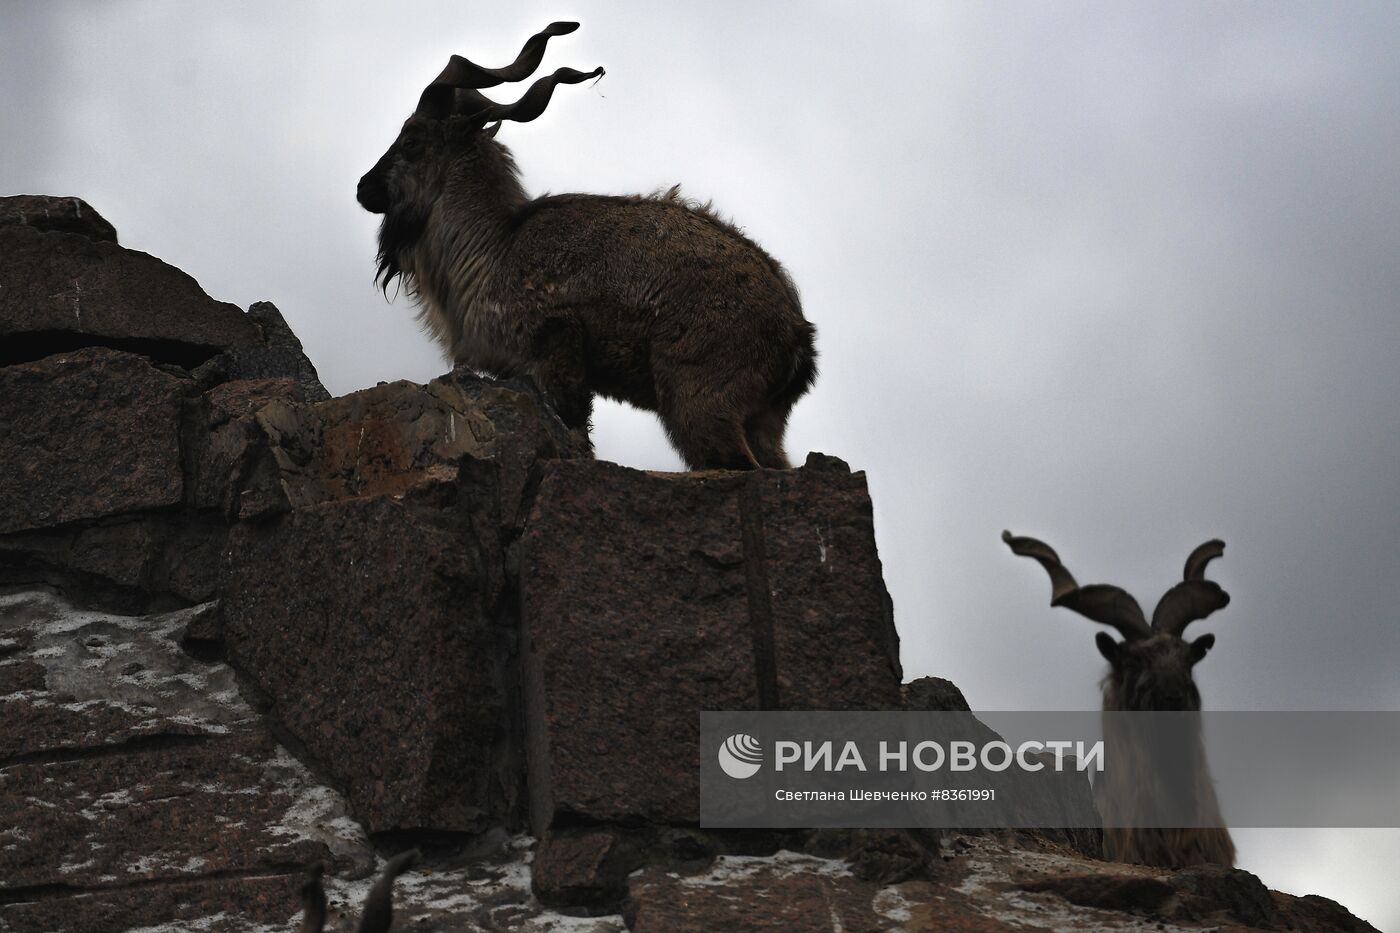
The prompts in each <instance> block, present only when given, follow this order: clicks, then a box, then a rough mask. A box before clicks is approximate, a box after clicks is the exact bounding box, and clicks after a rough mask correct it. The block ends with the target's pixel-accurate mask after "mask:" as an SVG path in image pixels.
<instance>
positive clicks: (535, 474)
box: [0, 199, 1370, 933]
mask: <svg viewBox="0 0 1400 933" xmlns="http://www.w3.org/2000/svg"><path fill="white" fill-rule="evenodd" d="M7 203H8V204H9V205H10V207H11V208H15V210H13V211H11V213H9V214H6V213H5V209H4V205H5V204H7ZM27 203H28V207H27V208H26V209H25V210H18V208H17V205H16V202H13V201H11V202H3V201H0V248H5V249H6V261H5V265H4V266H3V269H0V462H3V463H4V464H5V465H6V468H7V469H6V475H5V476H3V477H0V584H21V585H22V587H19V588H16V587H8V588H0V814H4V819H0V933H31V931H36V930H42V931H68V930H74V931H78V930H82V931H109V930H110V931H119V930H129V929H139V930H141V931H143V933H183V931H188V930H202V931H215V933H253V931H257V933H270V931H286V930H290V929H292V928H294V927H295V926H296V925H297V924H298V921H299V914H300V905H299V902H298V897H297V889H298V887H299V884H300V882H301V878H302V873H303V870H304V868H305V867H306V865H307V863H308V862H310V861H313V860H320V861H324V862H326V863H328V865H327V868H326V887H327V889H328V894H329V902H330V913H331V928H332V929H348V928H351V927H352V926H353V925H354V922H353V918H354V917H355V916H356V915H357V914H358V910H359V906H358V905H359V904H360V903H361V902H362V901H363V900H364V897H365V895H366V893H367V891H368V890H369V887H370V885H371V883H372V882H373V879H374V878H375V876H376V874H377V872H378V871H379V870H380V868H382V865H383V860H382V858H381V856H387V855H390V854H392V853H393V852H395V851H397V850H398V849H399V848H400V847H406V846H407V845H409V844H414V845H420V846H423V847H424V848H425V849H426V857H425V858H424V860H423V861H422V863H421V864H420V865H419V866H418V867H417V868H415V869H414V870H413V871H411V872H409V873H408V874H406V875H404V876H403V877H402V878H400V879H399V881H398V883H397V884H396V886H395V888H396V897H395V908H396V915H397V917H398V921H397V924H396V929H401V930H406V929H421V930H444V931H445V930H525V931H539V933H544V931H561V930H568V931H574V933H590V931H599V933H601V931H619V930H621V929H622V928H623V926H624V923H625V922H626V923H630V924H631V925H632V927H633V928H634V929H649V930H654V929H658V928H660V927H662V926H664V927H666V928H667V930H668V933H671V931H683V930H688V929H716V928H719V929H725V928H732V929H735V930H745V929H759V930H762V929H771V930H784V931H787V930H807V929H812V930H816V929H822V930H824V929H831V930H833V931H835V930H841V931H851V930H860V929H905V930H1001V929H1094V930H1166V931H1171V930H1188V929H1189V930H1197V929H1231V930H1235V929H1256V928H1257V929H1273V930H1285V929H1292V930H1308V931H1334V930H1337V931H1341V930H1346V931H1353V930H1369V929H1370V927H1368V926H1367V925H1365V924H1364V923H1362V922H1360V921H1359V920H1357V919H1356V918H1355V917H1352V916H1351V915H1350V914H1348V913H1347V912H1346V910H1345V909H1344V908H1342V907H1341V906H1340V905H1337V904H1334V903H1333V902H1331V901H1328V900H1326V899H1324V898H1318V897H1302V898H1299V897H1291V896H1288V895H1282V894H1278V893H1275V892H1270V891H1267V889H1265V888H1264V887H1263V885H1262V884H1261V883H1260V882H1259V880H1258V879H1256V878H1254V877H1253V876H1252V875H1249V874H1248V873H1247V872H1240V871H1230V870H1224V869H1221V870H1207V869H1195V870H1191V871H1185V872H1177V873H1169V872H1164V871H1160V870H1154V869H1143V868H1135V867H1133V866H1125V865H1111V864H1106V863H1103V862H1100V861H1096V860H1094V859H1090V858H1085V857H1084V852H1087V851H1093V847H1092V845H1090V844H1089V842H1091V841H1092V840H1088V841H1086V840H1084V839H1080V838H1077V837H1064V836H1060V835H1056V834H1055V833H1053V832H1051V833H1041V834H1032V833H1015V834H995V833H981V834H976V833H969V834H964V835H955V836H943V835H940V834H939V833H936V832H929V831H918V832H912V831H911V832H902V831H837V830H822V831H819V832H806V831H790V832H785V833H776V832H767V831H742V832H727V833H726V832H719V831H703V830H700V829H699V828H698V827H696V826H694V825H693V820H694V813H695V801H694V800H693V791H689V792H688V791H687V790H686V787H687V784H686V782H691V784H692V785H693V781H694V777H693V775H694V761H693V757H694V755H695V753H696V743H695V741H694V729H695V727H696V719H697V717H696V715H695V714H696V712H697V711H698V710H699V709H701V708H704V707H705V706H706V705H709V704H716V705H733V704H738V705H740V706H749V707H765V708H782V709H802V708H816V707H820V708H831V707H834V708H842V707H846V708H887V709H898V708H903V707H906V706H907V708H938V709H960V710H966V703H965V702H964V701H963V700H962V698H961V695H960V694H959V693H958V691H957V688H956V687H954V686H953V685H952V684H951V683H949V682H947V681H940V682H934V681H932V680H926V681H922V682H918V683H915V684H911V685H908V686H907V687H904V688H901V686H900V679H901V678H900V669H899V663H898V645H897V642H896V639H895V634H894V626H893V622H892V619H891V609H890V604H889V600H888V597H887V595H886V594H885V590H884V586H883V584H882V583H881V580H880V565H879V558H878V555H877V554H876V552H875V548H874V539H873V534H872V527H871V517H870V516H871V509H870V503H869V499H868V497H867V494H866V491H865V485H864V479H863V477H862V476H861V475H860V474H851V473H850V471H849V470H848V469H847V468H846V467H845V465H844V464H842V463H841V462H840V461H837V460H835V459H834V458H829V457H822V456H813V457H812V458H809V460H808V463H807V466H806V467H805V468H804V469H802V470H798V471H784V472H772V471H767V472H762V473H757V474H749V475H736V474H725V473H709V474H690V475H684V476H677V475H659V474H646V473H641V472H638V471H634V470H626V469H623V468H621V467H617V466H614V465H611V464H595V463H591V462H582V461H564V460H560V459H558V458H566V457H569V456H572V455H578V454H581V453H584V452H585V451H586V449H587V445H586V439H584V438H579V437H575V436H573V435H571V434H570V432H568V431H566V430H565V429H564V428H563V426H562V424H561V423H560V422H559V421H558V419H557V418H555V416H554V415H553V414H552V413H551V412H550V411H549V408H548V406H547V405H546V404H545V403H544V402H543V400H542V399H541V397H540V396H539V393H538V392H537V391H536V390H535V389H534V388H533V386H531V385H530V384H529V383H528V382H506V383H502V382H496V381H492V380H483V379H479V378H476V377H475V376H472V375H471V374H469V373H464V372H458V373H453V374H450V375H448V376H444V377H443V378H441V379H438V380H435V381H434V382H433V383H431V384H429V385H427V386H417V385H412V384H409V383H398V384H394V385H389V386H381V387H379V388H377V389H372V390H367V391H366V392H362V393H355V394H354V395H352V396H348V397H346V398H343V399H336V400H327V398H326V393H325V390H324V388H322V387H321V385H320V382H319V380H318V379H317V378H316V374H315V369H314V367H313V366H312V365H311V363H310V361H309V360H307V359H306V357H305V354H304V353H303V351H302V349H301V346H300V343H299V342H298V341H297V340H296V337H295V335H294V334H292V332H291V331H290V329H289V328H287V327H286V324H285V322H284V321H283V320H282V318H281V315H280V314H279V313H278V312H277V310H276V309H275V308H273V307H272V306H271V305H266V304H260V305H256V306H254V308H252V309H250V311H249V313H248V314H246V315H244V314H242V313H241V312H238V311H237V310H236V309H233V308H231V306H228V305H223V304H221V303H219V302H216V301H213V300H212V299H210V298H208V296H206V295H204V293H203V292H202V291H201V290H200V289H199V287H198V286H197V285H196V284H195V283H194V282H193V281H192V280H190V279H189V278H188V277H187V276H184V274H183V273H180V272H178V271H177V270H174V269H172V268H170V267H169V266H166V265H164V264H163V263H160V262H159V261H157V260H154V259H152V258H151V257H149V256H144V255H143V254H140V253H134V252H131V251H128V250H123V249H121V248H120V247H118V246H116V245H115V243H114V242H112V241H111V240H110V239H107V238H106V229H109V228H105V227H104V225H103V224H101V223H99V222H98V221H97V220H96V219H94V215H93V214H92V213H91V209H90V208H89V207H88V206H87V205H81V204H80V203H78V202H76V201H74V200H73V199H50V200H48V201H45V202H44V203H45V208H44V210H38V209H37V202H27ZM69 208H71V213H69ZM45 212H47V213H45ZM40 217H42V220H40V219H37V218H40ZM79 221H81V224H79ZM75 225H77V226H75ZM60 594H61V595H60ZM226 649H227V650H226ZM225 655H227V656H229V657H231V658H232V660H233V661H235V662H237V664H238V665H240V666H241V670H240V671H239V672H238V673H237V674H236V673H235V668H234V667H232V666H230V665H229V664H226V663H224V660H223V658H224V657H225ZM525 681H528V684H526V683H524V682H525ZM968 718H969V720H972V717H970V716H969V717H968ZM658 723H660V724H661V725H663V726H664V727H665V728H664V729H658ZM979 726H980V727H981V728H983V729H985V726H981V724H980V723H976V722H975V720H972V721H971V722H969V723H968V727H969V728H973V729H975V728H977V727H979ZM649 730H650V731H649ZM527 737H528V741H527ZM653 740H654V741H653ZM527 749H528V755H529V757H530V758H531V760H532V766H531V768H529V769H527V768H526V767H525V765H524V759H525V758H526V756H527ZM527 772H528V780H527ZM333 785H334V786H333ZM527 787H528V793H527ZM1041 789H1042V790H1045V791H1046V792H1054V793H1059V792H1058V791H1055V790H1054V789H1053V788H1041ZM687 793H691V794H692V796H691V797H688V796H687ZM1072 797H1073V795H1072V794H1069V793H1066V794H1065V795H1064V796H1063V797H1057V798H1056V799H1066V800H1068V799H1070V798H1072ZM527 798H528V799H529V800H530V801H531V806H532V807H533V808H534V811H535V813H534V815H535V822H536V824H537V825H538V826H540V827H541V828H542V832H543V835H542V837H541V838H540V841H539V842H538V843H536V842H535V841H534V840H532V839H531V838H529V837H526V836H521V835H512V829H513V828H514V827H516V826H519V825H523V824H524V823H525V821H526V820H527V808H526V807H525V806H524V802H525V800H526V799H527ZM353 817H359V819H361V820H363V821H364V825H361V823H360V822H357V821H356V819H355V818H353ZM366 828H368V829H370V830H372V831H374V832H375V833H376V835H375V837H374V840H375V842H377V843H378V844H379V846H380V850H379V851H376V850H375V849H374V848H372V847H371V844H370V837H369V836H368V835H367V833H366ZM792 849H802V850H804V851H805V852H806V853H807V854H801V855H799V854H793V853H792V852H785V851H783V850H792ZM818 856H824V857H818ZM624 900H625V902H626V917H625V918H624V917H623V916H622V915H620V914H618V913H616V911H620V910H621V909H622V907H623V903H624ZM542 903H548V904H550V905H554V906H556V907H557V908H558V909H559V910H560V911H564V912H567V914H568V915H565V914H564V913H555V912H553V911H552V910H551V909H548V908H546V907H544V906H542ZM599 913H601V914H602V915H601V916H586V915H588V914H599Z"/></svg>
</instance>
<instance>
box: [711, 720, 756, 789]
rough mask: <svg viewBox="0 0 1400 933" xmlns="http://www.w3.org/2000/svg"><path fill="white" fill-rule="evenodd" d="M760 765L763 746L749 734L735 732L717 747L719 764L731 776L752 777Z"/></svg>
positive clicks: (741, 778) (739, 777) (740, 778)
mask: <svg viewBox="0 0 1400 933" xmlns="http://www.w3.org/2000/svg"><path fill="white" fill-rule="evenodd" d="M762 765H763V746H762V745H759V744H758V739H756V738H754V737H753V736H751V735H745V734H744V733H742V732H738V733H735V734H734V735H731V736H730V737H729V738H727V739H725V740H724V744H723V745H721V746H720V747H719V766H720V768H722V769H723V770H724V773H725V774H727V775H729V776H730V777H732V778H737V779H739V780H743V779H744V778H747V777H753V776H754V775H755V774H757V773H758V769H759V768H760V767H761V766H762Z"/></svg>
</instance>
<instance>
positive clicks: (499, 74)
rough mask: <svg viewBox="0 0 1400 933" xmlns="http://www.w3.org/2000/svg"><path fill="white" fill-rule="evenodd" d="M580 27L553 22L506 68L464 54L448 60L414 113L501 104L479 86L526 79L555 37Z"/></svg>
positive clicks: (443, 112)
mask: <svg viewBox="0 0 1400 933" xmlns="http://www.w3.org/2000/svg"><path fill="white" fill-rule="evenodd" d="M575 29H578V23H562V22H561V23H550V24H549V25H548V26H546V27H545V28H544V29H542V30H540V31H539V32H537V33H535V34H534V35H533V36H531V37H530V38H529V39H527V40H525V45H524V47H522V48H521V49H520V54H519V55H517V56H516V57H515V61H513V62H511V63H510V64H509V65H506V66H505V67H503V68H483V67H482V66H481V65H478V64H476V63H475V62H473V61H471V60H470V59H467V58H463V57H462V56H461V55H453V56H452V57H451V58H450V59H448V62H447V67H446V68H444V69H442V72H441V73H440V74H439V75H438V76H437V78H435V79H434V80H433V82H432V83H431V84H429V85H428V86H427V87H426V88H424V89H423V93H422V95H421V96H420V97H419V98H418V108H417V109H416V110H415V111H414V113H416V114H418V115H420V116H426V117H432V118H435V119H441V118H443V117H446V116H450V115H451V114H454V113H456V114H465V115H472V114H475V113H477V112H478V111H482V110H486V109H488V108H490V107H494V106H498V105H497V104H496V103H495V102H494V101H492V100H490V99H489V98H487V97H485V96H484V95H482V94H478V93H476V89H478V88H486V87H495V86H496V85H498V84H504V83H506V82H510V81H523V80H524V79H526V78H528V77H530V75H532V74H534V72H535V69H536V68H538V67H540V62H541V61H543V60H544V50H545V46H546V45H548V44H549V40H550V39H551V38H553V37H554V36H563V35H568V34H569V33H571V32H573V31H574V30H575Z"/></svg>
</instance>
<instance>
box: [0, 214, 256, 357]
mask: <svg viewBox="0 0 1400 933" xmlns="http://www.w3.org/2000/svg"><path fill="white" fill-rule="evenodd" d="M0 255H3V256H4V257H5V262H4V265H3V266H0V341H3V346H4V351H3V359H4V361H6V362H15V361H18V360H22V359H39V358H41V357H44V356H49V355H51V354H54V353H59V352H63V351H65V350H72V349H75V348H77V347H81V346H91V345H102V346H108V347H116V348H119V349H125V350H135V351H137V352H142V353H145V354H147V355H149V356H151V357H152V358H154V359H156V360H158V361H160V362H166V363H174V364H177V365H181V366H185V367H191V366H194V365H197V364H199V363H202V362H204V361H206V360H208V359H209V358H210V357H212V356H214V355H215V354H217V353H218V352H219V351H221V350H223V349H227V348H231V347H254V346H257V345H258V344H259V343H261V342H262V334H261V333H260V331H259V330H258V326H257V324H256V323H255V322H254V321H252V320H250V319H249V318H248V316H247V315H246V314H244V313H243V312H242V311H240V310H239V309H238V308H236V307H235V306H233V305H231V304H227V303H225V302H222V301H215V300H214V299H212V298H210V297H209V296H208V295H206V294H205V293H204V290H203V289H202V288H200V287H199V285H198V283H196V282H195V280H194V279H192V278H190V277H189V276H188V275H186V274H185V273H183V272H181V271H180V270H179V269H176V268H174V267H172V266H168V265H166V264H165V263H163V262H161V261H160V260H159V259H156V258H154V257H152V256H148V255H147V254H145V253H139V252H136V251H135V250H129V249H125V248H123V247H120V246H118V245H116V244H115V243H111V242H108V241H106V240H93V239H90V238H88V237H86V236H82V235H80V234H76V233H52V232H51V233H45V232H41V231H39V230H36V229H34V228H32V227H20V226H0Z"/></svg>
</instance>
